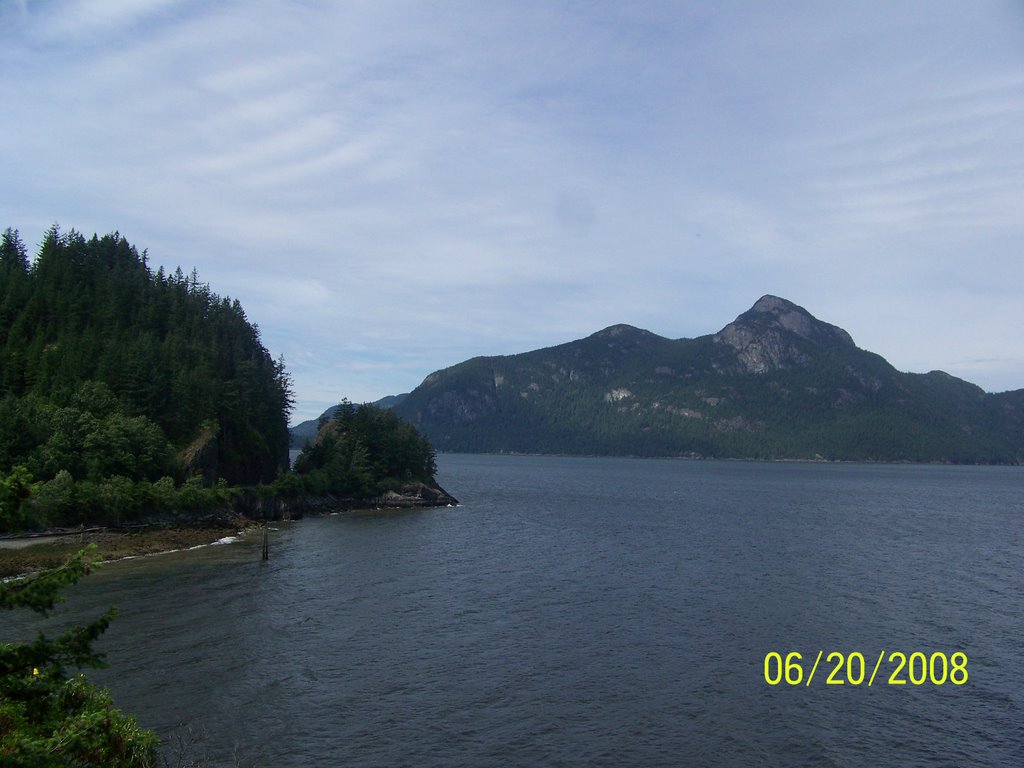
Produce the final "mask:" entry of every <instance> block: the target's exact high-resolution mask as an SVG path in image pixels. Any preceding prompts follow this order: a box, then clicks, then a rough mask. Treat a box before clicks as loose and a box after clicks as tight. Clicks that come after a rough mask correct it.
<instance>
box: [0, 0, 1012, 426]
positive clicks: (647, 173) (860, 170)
mask: <svg viewBox="0 0 1024 768" xmlns="http://www.w3.org/2000/svg"><path fill="white" fill-rule="evenodd" d="M0 18H2V21H3V22H4V28H5V30H6V32H5V38H4V45H3V46H0V99H2V103H4V104H5V105H6V108H5V110H3V111H0V157H3V160H4V184H3V185H2V188H0V211H2V212H3V215H4V220H3V221H2V222H0V225H2V226H8V225H10V226H15V227H18V228H20V229H21V231H22V234H23V236H24V237H25V239H26V240H31V239H32V238H33V237H38V236H41V234H42V232H43V231H44V230H45V228H46V227H47V226H48V225H49V224H50V223H52V222H53V221H54V220H58V221H60V222H61V223H62V224H63V225H64V226H68V227H72V226H73V227H76V228H79V229H82V230H86V231H89V232H91V231H93V230H96V231H100V232H103V231H108V230H112V229H119V230H120V231H121V232H122V233H124V234H126V235H127V236H128V237H129V238H131V239H132V240H133V241H135V242H137V243H138V244H139V245H140V246H143V247H147V248H148V249H149V251H150V256H151V260H152V261H153V263H165V264H167V265H169V266H172V267H173V266H174V265H177V264H179V263H180V264H182V265H183V266H184V267H185V268H187V269H189V268H191V267H192V266H193V265H194V266H196V267H198V269H199V271H200V274H201V276H202V277H203V278H204V279H205V280H208V281H209V282H210V283H211V285H212V286H213V288H214V289H215V290H216V291H218V292H219V293H222V294H229V295H232V296H236V297H238V298H240V299H241V300H242V301H243V304H244V305H245V306H246V310H247V312H248V314H249V316H250V317H251V318H252V319H254V320H255V321H257V322H259V323H260V326H261V328H262V330H263V335H264V341H265V342H266V343H267V345H268V346H269V347H270V348H271V349H272V351H273V352H274V353H275V354H277V353H284V355H285V357H286V360H287V361H288V362H289V365H290V368H291V369H292V371H293V372H294V375H295V379H296V388H297V391H298V395H299V400H300V412H299V413H298V414H297V415H298V416H303V417H304V416H308V415H311V414H312V412H314V411H316V409H318V408H319V407H320V406H321V405H322V404H323V402H324V401H329V400H336V399H338V398H340V397H342V396H348V397H350V398H353V399H356V400H361V399H373V398H376V397H379V396H382V395H385V394H389V393H393V392H395V391H400V390H408V389H410V388H412V387H413V386H415V385H416V384H417V383H418V382H419V380H421V379H422V377H423V376H424V375H426V374H427V373H429V372H431V371H432V370H434V369H436V368H439V367H442V366H444V365H449V364H453V363H455V362H458V361H460V360H462V359H465V358H467V357H470V356H472V355H477V354H489V353H509V352H517V351H524V350H527V349H530V348H533V347H536V346H541V345H547V344H554V343H559V342H562V341H566V340H568V339H570V338H575V337H578V336H581V335H585V334H588V333H591V332H593V331H595V330H597V329H599V328H601V327H603V326H606V325H610V324H612V323H616V322H631V323H634V324H637V325H643V326H646V327H648V328H650V329H651V330H653V331H655V332H658V333H662V334H665V335H669V336H684V335H687V336H692V335H698V334H702V333H709V332H713V331H715V330H718V328H720V327H721V326H722V325H724V324H725V323H726V322H728V321H729V320H731V319H732V317H733V316H735V315H736V314H738V313H739V312H740V311H742V310H743V309H745V308H746V307H747V306H749V304H750V303H752V302H753V301H754V300H755V299H756V298H757V297H758V296H760V295H761V294H762V293H765V292H774V293H781V294H783V295H786V296H787V297H788V298H791V299H793V300H795V301H797V302H798V303H801V304H803V305H805V306H807V307H808V308H809V309H811V310H812V311H814V312H816V313H817V314H818V315H819V316H821V317H822V318H823V319H826V320H829V321H831V322H836V323H838V324H840V325H843V326H844V327H846V328H847V329H848V330H850V332H851V333H852V334H853V335H854V337H855V338H856V339H857V341H858V343H860V344H861V345H862V346H865V347H868V348H871V349H874V350H876V351H879V352H881V353H882V354H884V355H886V356H887V357H889V358H890V359H891V360H892V361H893V362H894V363H895V364H896V365H898V366H899V367H902V368H906V369H912V370H917V369H926V368H946V369H947V370H949V371H950V372H951V373H954V374H957V375H962V376H965V377H967V378H974V379H975V380H977V381H979V383H981V384H982V385H984V386H986V387H988V388H990V389H1006V388H1011V387H1019V386H1024V341H1022V338H1024V334H1021V330H1022V329H1021V321H1020V320H1019V319H1018V318H1019V308H1020V298H1021V297H1020V294H1019V292H1018V290H1017V289H1015V288H1014V287H1013V286H1017V285H1021V284H1024V266H1022V262H1021V261H1020V260H1019V258H1018V252H1019V243H1020V241H1021V234H1022V225H1021V224H1020V221H1019V220H1020V216H1019V212H1018V208H1019V200H1020V199H1021V192H1022V191H1024V190H1022V186H1024V182H1022V181H1021V180H1022V179H1024V175H1022V173H1021V170H1022V169H1021V165H1022V163H1024V160H1021V158H1024V146H1022V144H1024V120H1022V119H1021V118H1022V117H1024V114H1022V111H1024V106H1022V105H1024V54H1022V53H1021V51H1020V49H1019V33H1020V31H1021V27H1022V24H1024V14H1022V13H1021V12H1020V11H1018V10H1017V9H1015V8H1013V7H1012V6H1008V5H1006V4H1003V3H999V2H983V3H978V4H972V5H971V6H970V7H967V6H964V5H963V4H957V3H934V4H930V6H929V12H928V13H927V14H922V13H920V12H919V9H915V8H912V7H910V6H902V5H899V4H896V5H894V4H891V3H882V2H877V3H874V2H869V3H856V4H848V5H847V4H825V5H822V4H817V3H807V4H795V5H788V6H785V7H778V6H770V7H769V6H765V7H760V6H757V5H751V4H748V3H731V2H726V3H715V4H711V5H702V4H695V5H693V6H689V7H688V6H685V5H683V4H677V3H666V4H657V3H655V4H639V5H633V4H622V3H615V2H594V3H586V4H580V5H563V4H550V3H543V2H536V3H535V2H525V3H521V2H516V3H505V2H498V3H489V4H488V5H487V6H486V12H484V11H483V10H482V7H481V6H479V5H478V4H473V3H461V2H452V3H429V4H425V3H406V2H380V3H377V2H374V3H361V2H355V3H343V4H342V3H337V4H323V5H318V4H305V3H295V2H285V1H284V0H254V1H253V2H246V3H241V2H228V3H217V4H207V3H198V2H173V3H171V2H166V3H162V2H161V3H153V2H113V1H112V0H111V1H110V2H84V0H65V1H64V2H55V3H41V4H35V3H27V4H26V3H18V2H10V0H8V1H7V2H2V3H0ZM981 358H984V361H980V359H981ZM331 393H333V394H331Z"/></svg>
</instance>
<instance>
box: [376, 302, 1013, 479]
mask: <svg viewBox="0 0 1024 768" xmlns="http://www.w3.org/2000/svg"><path fill="white" fill-rule="evenodd" d="M395 410H396V412H397V413H398V414H399V415H401V416H403V417H405V418H407V419H409V420H410V421H411V422H412V423H413V424H415V425H416V426H417V427H418V428H420V429H421V430H422V431H423V432H424V433H425V434H426V435H427V437H428V438H429V439H430V440H431V441H432V443H433V445H434V446H435V447H436V448H437V449H438V450H442V451H469V452H474V451H482V452H526V453H572V454H603V455H634V456H695V457H696V456H700V457H722V458H725V457H730V458H756V459H816V458H820V459H834V460H861V461H917V462H929V461H946V462H956V463H993V462H995V463H1020V462H1021V461H1022V460H1024V391H1017V392H1010V393H1004V394H1001V395H992V394H986V393H985V392H984V391H983V390H981V389H980V388H979V387H977V386H975V385H973V384H970V383H968V382H965V381H962V380H960V379H956V378H954V377H952V376H949V375H947V374H945V373H941V372H937V371H936V372H932V373H928V374H911V373H901V372H899V371H897V370H896V369H895V368H893V367H892V366H891V365H890V364H889V363H888V362H886V361H885V360H884V359H883V358H881V357H880V356H878V355H876V354H873V353H871V352H867V351H865V350H862V349H860V348H858V347H857V346H856V345H855V344H854V342H853V340H852V338H851V337H850V335H849V334H848V333H846V331H844V330H842V329H841V328H838V327H836V326H834V325H830V324H828V323H824V322H822V321H820V320H817V319H816V318H814V317H813V316H812V315H810V314H809V313H808V312H807V311H806V310H804V309H803V308H802V307H798V306H797V305H795V304H792V303H790V302H788V301H786V300H784V299H780V298H777V297H774V296H765V297H763V298H762V299H760V300H759V301H758V302H757V303H756V304H755V305H754V306H753V307H752V308H751V309H750V310H748V311H747V312H745V313H743V314H741V315H740V316H739V317H738V318H737V319H736V320H735V321H734V322H733V323H730V324H729V325H728V326H726V327H725V328H724V329H722V330H721V331H720V332H718V333H716V334H711V335H707V336H702V337H699V338H696V339H677V340H672V339H666V338H662V337H660V336H657V335H655V334H653V333H650V332H648V331H644V330H641V329H638V328H633V327H631V326H626V325H617V326H612V327H610V328H606V329H604V330H603V331H599V332H598V333H595V334H593V335H592V336H589V337H587V338H585V339H580V340H578V341H573V342H570V343H568V344H562V345H560V346H556V347H550V348H547V349H541V350H536V351H533V352H527V353H524V354H520V355H512V356H505V357H481V358H475V359H472V360H468V361H466V362H464V363H461V364H459V365H455V366H453V367H451V368H446V369H444V370H442V371H438V372H436V373H434V374H431V375H430V376H428V377H427V378H426V380H425V381H424V382H423V383H422V384H421V385H420V386H419V387H418V388H416V389H415V390H414V391H413V392H412V393H410V394H409V396H408V397H407V398H406V399H405V400H404V401H403V402H401V403H400V404H399V405H398V406H396V408H395Z"/></svg>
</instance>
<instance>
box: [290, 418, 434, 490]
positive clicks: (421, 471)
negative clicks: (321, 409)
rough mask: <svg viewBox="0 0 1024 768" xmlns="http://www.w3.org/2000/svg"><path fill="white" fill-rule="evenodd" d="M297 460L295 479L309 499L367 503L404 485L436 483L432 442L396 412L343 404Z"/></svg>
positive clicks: (322, 426)
mask: <svg viewBox="0 0 1024 768" xmlns="http://www.w3.org/2000/svg"><path fill="white" fill-rule="evenodd" d="M322 421H323V423H322V424H321V425H320V430H319V432H318V433H317V436H316V437H315V438H314V439H313V440H312V441H311V442H310V443H309V444H308V445H307V446H306V447H305V448H304V449H303V451H302V453H301V454H299V457H298V458H297V459H296V460H295V474H296V475H297V476H298V477H299V478H300V480H301V482H302V485H303V490H304V491H305V492H306V493H307V494H310V495H314V496H319V495H324V494H335V495H339V496H346V497H350V498H357V499H366V498H370V497H372V496H376V495H378V494H381V493H384V492H386V491H389V490H397V489H398V487H400V486H401V485H402V484H403V483H406V482H409V481H418V482H422V483H428V484H430V483H433V482H434V474H435V473H436V472H437V464H436V460H435V453H434V449H433V447H432V446H431V445H430V442H429V441H428V440H427V439H426V438H425V437H423V436H422V435H421V434H420V433H419V432H417V431H416V429H415V428H414V427H413V426H412V425H411V424H409V423H408V422H406V421H403V420H402V419H400V418H399V417H398V416H396V415H395V414H394V413H393V412H392V411H390V410H387V409H384V408H378V407H377V406H374V405H368V404H367V405H360V406H354V405H353V404H352V403H350V402H349V401H348V400H343V401H342V403H341V405H340V407H339V408H338V409H337V411H336V412H335V414H334V418H333V419H332V420H327V419H323V420H322Z"/></svg>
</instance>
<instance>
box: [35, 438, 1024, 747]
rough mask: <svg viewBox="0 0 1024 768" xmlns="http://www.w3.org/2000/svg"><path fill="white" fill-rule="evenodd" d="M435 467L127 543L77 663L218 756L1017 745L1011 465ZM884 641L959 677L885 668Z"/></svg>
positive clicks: (1023, 673) (85, 599)
mask: <svg viewBox="0 0 1024 768" xmlns="http://www.w3.org/2000/svg"><path fill="white" fill-rule="evenodd" d="M439 466H440V473H439V478H438V479H439V481H440V482H441V484H442V485H443V486H444V487H445V488H447V489H448V490H449V491H450V492H451V493H452V494H453V495H455V496H456V497H457V498H459V499H460V501H461V502H462V503H461V504H460V506H458V507H456V508H445V509H434V510H425V511H415V512H403V513H385V514H378V515H372V516H363V517H347V516H335V517H325V518H312V519H307V520H302V521H298V522H293V523H281V524H278V525H277V528H278V530H277V531H275V532H274V533H273V534H272V536H273V538H272V541H271V545H270V546H271V550H270V551H271V558H270V561H269V562H266V563H263V562H261V561H260V560H259V543H258V542H257V541H244V542H240V543H237V544H232V545H226V546H219V547H209V548H205V549H201V550H195V551H192V552H186V553H176V554H169V555H161V556H158V557H152V558H145V559H142V560H135V561H128V562H123V563H115V564H110V565H108V566H106V567H105V568H103V569H101V571H100V572H98V573H97V574H96V575H94V576H90V577H89V578H88V579H86V580H85V581H83V582H82V583H81V584H80V585H79V586H78V587H76V588H75V589H74V590H72V591H71V593H70V594H71V596H72V597H71V600H69V603H68V604H67V607H66V610H61V611H59V612H58V614H57V618H63V619H67V618H74V617H87V616H91V615H93V614H95V613H96V612H98V611H99V610H101V609H102V608H103V607H105V606H106V605H107V604H110V603H113V604H116V605H117V606H118V608H119V617H118V619H117V620H116V621H115V622H114V623H113V625H112V626H111V628H110V630H109V631H108V633H107V635H106V636H105V637H104V638H103V640H102V643H101V645H102V648H103V649H104V650H105V651H106V652H107V653H108V658H109V661H110V664H111V666H110V668H109V669H107V670H103V671H101V672H97V673H90V676H91V677H92V678H93V679H95V680H97V681H98V682H100V683H102V684H104V685H107V686H109V687H110V688H111V690H112V691H113V693H114V698H115V701H116V702H117V704H118V705H119V706H121V707H122V708H124V709H125V710H127V711H130V712H132V713H134V714H136V715H137V716H138V717H139V719H140V721H141V722H142V724H143V725H145V726H147V727H152V728H155V729H156V730H158V732H160V733H161V735H163V736H165V737H167V738H169V740H171V741H173V739H174V738H176V736H175V734H179V735H180V734H182V733H185V732H186V731H185V730H183V725H184V724H189V725H190V726H191V728H192V729H194V730H195V731H196V732H203V733H205V740H204V741H202V743H200V744H197V745H196V749H195V754H204V755H206V756H207V757H208V758H209V759H210V764H213V765H220V764H223V765H231V764H233V762H234V760H235V758H238V759H239V760H240V761H241V762H242V763H243V764H246V765H248V764H253V763H255V764H258V765H260V766H319V765H322V766H384V765H388V766H413V765H415V766H487V765H502V766H509V765H511V766H555V765H561V766H584V765H587V766H589V765H593V766H678V765H713V766H719V765H720V766H751V765H755V766H756V765H772V766H803V765H807V766H861V765H876V766H918V765H920V766H925V765H929V766H931V765H961V766H1017V765H1024V716H1022V711H1021V707H1022V696H1024V693H1022V692H1024V641H1022V639H1021V637H1022V635H1021V630H1022V620H1021V608H1022V606H1024V600H1022V598H1024V567H1022V566H1024V547H1022V545H1024V535H1022V533H1024V473H1022V472H1021V471H1020V469H1019V468H1004V467H944V466H910V465H899V466H894V465H834V464H799V463H793V464H783V463H751V462H710V461H708V462H704V461H701V462H695V461H657V460H631V459H597V458H568V457H527V456H468V455H442V456H440V457H439ZM24 628H25V631H28V624H25V627H24ZM819 651H822V652H823V659H822V661H821V664H820V666H819V667H818V668H817V670H816V672H815V675H814V678H813V680H812V682H811V684H810V685H809V686H808V685H807V684H806V682H807V678H808V676H809V674H810V670H811V667H812V665H813V664H814V660H815V658H816V657H817V654H818V652H819ZM772 652H776V653H778V654H780V657H782V658H785V657H786V656H787V655H788V654H790V653H793V652H799V653H800V654H801V656H802V658H801V659H800V660H799V661H798V663H799V664H800V667H801V679H800V684H798V685H789V684H786V682H785V681H784V680H783V681H781V682H779V683H778V684H776V685H770V684H768V682H766V679H765V673H766V669H765V657H766V655H767V654H769V653H772ZM831 652H839V653H841V654H843V657H844V660H845V659H846V658H848V657H849V656H850V654H853V653H854V652H859V653H861V654H863V657H864V659H865V663H866V666H867V670H866V674H865V675H864V678H865V679H864V680H863V681H862V682H861V683H860V684H859V685H853V684H850V683H849V682H847V683H846V684H845V685H827V684H826V679H827V678H828V676H829V673H831V672H832V671H833V667H835V666H836V665H835V663H829V662H828V661H827V657H828V654H830V653H831ZM883 652H884V653H883ZM893 652H902V653H904V654H905V655H906V656H908V657H909V656H910V655H911V654H912V653H914V652H920V653H922V654H924V655H925V658H931V657H932V655H933V654H935V653H941V654H944V655H945V657H946V658H948V657H949V656H951V655H952V654H953V653H955V652H961V653H963V654H966V657H967V659H968V662H967V665H966V670H967V673H968V680H967V682H966V683H965V684H963V685H953V684H952V683H951V682H949V681H948V680H947V681H946V682H945V683H944V684H942V685H936V684H933V683H932V682H930V681H926V682H925V683H924V684H922V685H914V684H913V683H912V682H910V681H909V680H908V682H907V684H905V685H889V684H888V679H889V677H890V675H891V674H892V673H893V671H894V669H895V667H896V664H895V663H889V662H888V660H887V658H888V654H890V653H893ZM880 654H883V656H884V658H883V664H881V665H880V672H879V673H878V677H876V679H875V681H874V683H873V684H872V685H871V686H868V685H867V677H868V676H869V675H870V674H871V670H872V667H873V666H874V664H875V662H876V661H877V660H878V658H879V655H880ZM791 658H793V657H791ZM854 658H855V660H856V657H854ZM856 667H857V665H856V663H854V666H853V668H852V670H851V669H848V668H846V667H845V666H844V668H843V669H842V670H841V674H837V675H836V676H835V677H834V679H836V680H838V679H843V678H845V677H847V676H848V675H847V673H848V672H851V671H852V672H853V673H857V671H858V670H857V668H856ZM769 673H770V675H771V674H774V673H773V672H772V670H769ZM854 677H856V674H854ZM898 677H899V675H897V678H898ZM902 677H903V679H907V677H908V674H907V669H904V670H903V672H902Z"/></svg>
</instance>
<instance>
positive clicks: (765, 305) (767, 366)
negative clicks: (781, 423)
mask: <svg viewBox="0 0 1024 768" xmlns="http://www.w3.org/2000/svg"><path fill="white" fill-rule="evenodd" d="M794 336H796V337H799V338H801V339H805V340H807V341H810V342H812V343H813V344H815V345H818V346H822V347H836V346H838V347H854V346H856V345H855V344H854V343H853V339H852V338H851V337H850V334H848V333H847V332H846V331H844V330H843V329H842V328H839V327H838V326H835V325H831V324H829V323H825V322H822V321H821V320H818V319H817V318H816V317H814V315H812V314H811V313H810V312H808V311H807V310H806V309H804V308H803V307H801V306H798V305H796V304H794V303H793V302H791V301H787V300H786V299H783V298H780V297H778V296H772V295H770V294H768V295H765V296H762V297H761V298H760V299H758V300H757V301H756V302H755V303H754V306H752V307H751V308H750V309H748V310H747V311H746V312H744V313H743V314H742V315H740V316H739V317H737V318H736V319H735V320H734V321H733V322H731V323H729V325H727V326H725V328H723V329H722V330H721V331H719V332H718V333H717V334H715V336H714V337H713V338H714V340H715V341H716V342H718V343H722V344H727V345H729V346H730V347H732V348H733V349H735V350H736V353H737V356H738V357H739V360H740V363H741V364H742V365H743V367H744V368H746V370H748V371H750V372H752V373H762V372H764V371H768V370H775V369H778V368H784V367H786V366H788V365H793V364H796V365H806V364H807V363H809V362H810V361H811V354H810V352H809V350H808V349H807V347H806V345H801V344H799V343H797V342H796V340H795V339H794V338H793V337H794Z"/></svg>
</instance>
